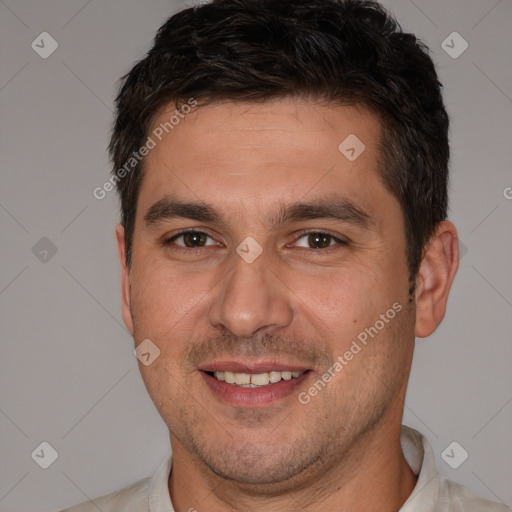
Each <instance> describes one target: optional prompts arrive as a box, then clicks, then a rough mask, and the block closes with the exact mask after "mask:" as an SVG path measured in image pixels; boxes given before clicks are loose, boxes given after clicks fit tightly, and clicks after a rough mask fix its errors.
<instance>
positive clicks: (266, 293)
mask: <svg viewBox="0 0 512 512" xmlns="http://www.w3.org/2000/svg"><path fill="white" fill-rule="evenodd" d="M233 260H234V264H233V267H232V269H231V271H230V272H228V273H227V275H226V276H225V278H224V279H223V280H222V281H221V283H219V286H218V290H217V293H216V294H215V295H214V296H213V299H212V303H211V305H210V309H209V312H208V314H209V321H210V324H211V325H212V326H213V327H215V328H216V329H219V330H224V329H228V330H229V331H231V332H232V333H233V334H234V335H236V336H238V337H241V338H250V337H251V336H254V335H255V334H256V333H259V331H263V332H265V331H267V330H277V329H280V328H283V327H287V326H288V325H289V324H290V323H291V322H292V319H293V293H292V292H291V290H290V289H289V288H288V287H287V286H286V285H285V284H284V282H283V281H282V280H281V279H280V278H279V273H278V270H277V268H271V267H270V266H269V261H268V258H267V257H266V256H265V252H263V253H262V254H261V255H260V256H259V257H258V258H257V259H256V260H255V261H253V262H252V263H248V262H247V261H245V260H244V259H243V258H241V257H240V256H239V255H238V254H234V255H233Z"/></svg>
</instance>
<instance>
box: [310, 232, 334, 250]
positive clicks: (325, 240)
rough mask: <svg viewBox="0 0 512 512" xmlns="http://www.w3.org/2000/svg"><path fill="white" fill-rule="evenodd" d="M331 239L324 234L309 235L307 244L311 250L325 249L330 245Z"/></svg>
mask: <svg viewBox="0 0 512 512" xmlns="http://www.w3.org/2000/svg"><path fill="white" fill-rule="evenodd" d="M332 238H333V237H332V236H331V235H328V234H326V233H310V234H309V235H308V243H309V245H310V247H311V248H312V249H325V248H326V247H329V246H330V245H331V241H332Z"/></svg>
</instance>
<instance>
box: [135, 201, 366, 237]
mask: <svg viewBox="0 0 512 512" xmlns="http://www.w3.org/2000/svg"><path fill="white" fill-rule="evenodd" d="M176 218H183V219H191V220H195V221H198V222H211V223H217V224H219V225H225V224H226V222H225V221H224V219H223V217H222V215H221V213H220V212H219V211H217V209H216V208H215V207H214V206H212V205H210V204H207V203H204V202H186V201H181V200H179V199H176V198H173V197H172V196H165V197H163V198H162V199H160V200H159V201H157V202H156V203H154V204H153V205H152V206H151V207H150V208H149V209H148V211H147V213H146V215H145V216H144V224H145V226H146V228H150V227H152V226H154V225H155V224H159V223H160V222H166V221H170V220H173V219H176ZM312 219H331V220H335V221H341V222H344V223H346V224H350V225H352V226H355V227H358V228H360V229H364V230H371V229H375V228H376V224H375V221H374V220H373V219H372V218H371V216H370V215H369V214H368V213H367V212H366V211H365V210H364V209H363V208H362V207H361V206H359V205H357V204H355V203H354V202H352V201H350V200H348V199H347V198H344V197H340V196H331V197H327V198H320V199H317V200H313V201H311V202H306V203H305V202H297V203H292V204H289V205H279V207H278V208H277V210H276V211H274V212H273V213H272V214H270V215H268V216H267V219H266V220H267V223H268V225H269V226H270V229H272V228H274V227H276V226H279V225H282V224H285V223H286V222H290V221H299V220H312Z"/></svg>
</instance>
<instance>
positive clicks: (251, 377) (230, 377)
mask: <svg viewBox="0 0 512 512" xmlns="http://www.w3.org/2000/svg"><path fill="white" fill-rule="evenodd" d="M303 373H304V372H303V371H302V372H288V371H284V372H268V373H252V374H251V373H235V372H214V373H213V375H214V376H215V378H216V379H218V380H221V381H225V382H227V383H229V384H236V385H237V386H243V387H245V388H254V387H257V386H267V385H268V384H275V383H276V382H279V381H280V380H281V379H283V380H290V379H292V378H297V377H300V376H301V375H302V374H303Z"/></svg>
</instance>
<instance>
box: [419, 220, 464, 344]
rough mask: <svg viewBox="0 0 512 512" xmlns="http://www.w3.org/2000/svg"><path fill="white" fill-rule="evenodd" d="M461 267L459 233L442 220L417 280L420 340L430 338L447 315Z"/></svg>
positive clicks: (431, 241)
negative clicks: (453, 284)
mask: <svg viewBox="0 0 512 512" xmlns="http://www.w3.org/2000/svg"><path fill="white" fill-rule="evenodd" d="M458 267H459V242H458V237H457V230H456V229H455V226H454V225H453V224H452V223H451V222H449V221H442V222H440V223H439V225H438V226H437V229H436V231H435V232H434V234H433V235H432V237H431V238H430V241H429V242H428V244H427V246H426V248H425V250H424V255H423V259H422V260H421V265H420V268H419V272H418V276H417V278H416V327H415V335H416V336H417V337H418V338H425V337H427V336H430V335H431V334H432V333H433V332H434V331H435V330H436V329H437V327H438V325H439V324H440V323H441V322H442V320H443V318H444V315H445V313H446V304H447V302H448V295H449V293H450V288H451V286H452V282H453V279H454V277H455V274H456V273H457V268H458Z"/></svg>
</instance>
